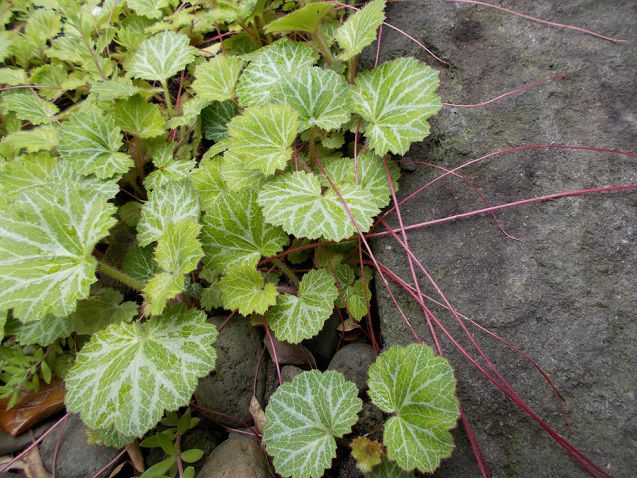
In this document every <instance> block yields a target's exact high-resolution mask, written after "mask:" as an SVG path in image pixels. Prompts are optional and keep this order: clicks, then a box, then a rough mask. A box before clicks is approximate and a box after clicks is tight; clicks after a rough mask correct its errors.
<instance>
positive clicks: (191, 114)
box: [166, 96, 210, 128]
mask: <svg viewBox="0 0 637 478" xmlns="http://www.w3.org/2000/svg"><path fill="white" fill-rule="evenodd" d="M209 105H210V101H208V100H205V99H203V98H199V97H198V96H194V97H192V98H188V99H187V100H186V101H184V102H183V103H182V104H181V115H180V116H174V117H172V118H170V119H169V120H168V121H166V126H168V127H169V128H179V127H181V126H189V125H192V124H194V123H195V122H196V121H197V120H198V119H199V115H200V114H201V111H202V110H203V109H204V108H205V107H206V106H209Z"/></svg>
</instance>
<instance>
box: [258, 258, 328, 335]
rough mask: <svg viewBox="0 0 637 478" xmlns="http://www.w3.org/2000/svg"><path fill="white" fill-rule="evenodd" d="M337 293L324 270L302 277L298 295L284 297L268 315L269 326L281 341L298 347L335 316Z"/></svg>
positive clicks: (317, 270) (271, 308) (282, 296)
mask: <svg viewBox="0 0 637 478" xmlns="http://www.w3.org/2000/svg"><path fill="white" fill-rule="evenodd" d="M337 297H338V289H337V288H336V284H335V280H334V277H333V276H332V274H330V273H329V272H328V271H326V270H325V269H315V270H311V271H310V272H308V273H307V274H305V275H304V276H303V279H301V283H300V284H299V291H298V294H297V295H292V294H282V295H280V296H279V297H277V301H276V305H275V306H273V307H270V309H269V310H268V314H267V320H268V326H270V328H271V329H272V330H273V331H274V335H276V338H277V339H279V340H285V341H286V342H290V343H292V344H298V343H299V342H301V341H302V340H305V339H309V338H310V337H314V336H315V335H316V334H318V333H319V332H320V331H321V329H322V328H323V324H324V323H325V321H326V320H327V319H329V318H330V315H332V311H333V310H334V301H335V300H336V298H337Z"/></svg>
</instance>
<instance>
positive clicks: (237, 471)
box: [197, 434, 272, 478]
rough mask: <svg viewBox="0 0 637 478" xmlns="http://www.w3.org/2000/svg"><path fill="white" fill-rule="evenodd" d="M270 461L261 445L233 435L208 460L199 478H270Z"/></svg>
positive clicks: (244, 437)
mask: <svg viewBox="0 0 637 478" xmlns="http://www.w3.org/2000/svg"><path fill="white" fill-rule="evenodd" d="M271 476H272V475H271V474H270V468H269V464H268V459H267V458H266V455H265V453H264V451H263V450H262V449H261V446H260V445H259V443H258V442H257V441H256V440H254V439H252V438H250V437H248V436H245V435H236V434H232V435H231V437H230V438H228V439H227V440H226V441H224V442H223V443H222V444H221V445H219V446H218V447H217V448H215V450H214V451H213V452H212V454H211V455H210V456H208V458H207V459H206V462H205V463H204V466H203V468H202V469H201V471H200V472H199V474H198V475H197V478H239V477H241V478H270V477H271Z"/></svg>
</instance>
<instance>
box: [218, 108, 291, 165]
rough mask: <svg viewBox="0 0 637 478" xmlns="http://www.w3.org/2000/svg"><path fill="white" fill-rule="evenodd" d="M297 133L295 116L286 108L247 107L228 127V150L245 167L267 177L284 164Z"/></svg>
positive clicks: (289, 154) (289, 156) (288, 158)
mask: <svg viewBox="0 0 637 478" xmlns="http://www.w3.org/2000/svg"><path fill="white" fill-rule="evenodd" d="M298 130H299V123H298V114H297V113H296V111H294V110H293V109H292V108H290V107H289V106H287V105H272V104H267V105H263V106H251V107H249V108H246V110H245V111H244V112H243V114H242V115H241V116H235V117H234V118H233V119H232V121H230V123H229V124H228V135H229V136H230V151H231V152H232V153H233V154H234V155H235V156H236V157H237V158H239V160H240V161H241V162H242V163H243V164H244V166H245V167H246V168H248V169H258V170H260V171H261V172H263V173H264V174H265V175H267V176H269V175H272V174H274V172H275V171H276V170H278V169H283V168H285V166H286V165H287V162H288V161H289V160H290V158H291V157H292V143H293V142H294V138H296V134H297V133H298Z"/></svg>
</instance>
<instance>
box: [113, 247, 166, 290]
mask: <svg viewBox="0 0 637 478" xmlns="http://www.w3.org/2000/svg"><path fill="white" fill-rule="evenodd" d="M122 270H123V271H124V272H125V273H126V274H128V275H129V276H131V277H132V278H133V279H135V280H137V281H139V282H141V283H142V284H145V283H146V282H148V279H150V278H151V277H152V276H154V275H155V274H156V273H157V272H159V266H158V265H157V263H156V262H155V260H154V259H153V248H152V247H151V246H146V247H139V246H137V245H135V246H133V247H131V249H130V251H128V253H127V254H126V256H124V261H123V262H122Z"/></svg>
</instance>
